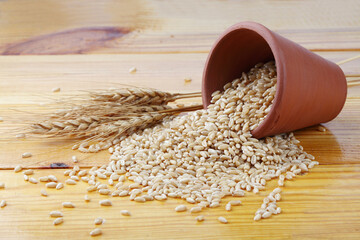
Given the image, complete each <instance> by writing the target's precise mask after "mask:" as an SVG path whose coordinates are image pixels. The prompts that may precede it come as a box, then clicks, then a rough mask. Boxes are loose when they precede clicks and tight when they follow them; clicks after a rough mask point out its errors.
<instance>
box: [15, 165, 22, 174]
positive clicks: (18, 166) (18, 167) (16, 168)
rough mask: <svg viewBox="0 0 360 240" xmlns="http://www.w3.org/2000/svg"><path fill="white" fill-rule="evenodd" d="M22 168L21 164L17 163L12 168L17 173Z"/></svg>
mask: <svg viewBox="0 0 360 240" xmlns="http://www.w3.org/2000/svg"><path fill="white" fill-rule="evenodd" d="M21 170H22V166H21V165H17V166H16V167H15V168H14V172H16V173H18V172H21Z"/></svg>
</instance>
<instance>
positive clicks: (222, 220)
mask: <svg viewBox="0 0 360 240" xmlns="http://www.w3.org/2000/svg"><path fill="white" fill-rule="evenodd" d="M218 220H219V222H221V223H224V224H226V223H228V220H227V219H226V218H224V217H219V218H218Z"/></svg>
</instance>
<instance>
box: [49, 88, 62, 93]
mask: <svg viewBox="0 0 360 240" xmlns="http://www.w3.org/2000/svg"><path fill="white" fill-rule="evenodd" d="M51 91H52V92H54V93H56V92H60V91H61V88H59V87H56V88H53V89H51Z"/></svg>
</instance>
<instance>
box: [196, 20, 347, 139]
mask: <svg viewBox="0 0 360 240" xmlns="http://www.w3.org/2000/svg"><path fill="white" fill-rule="evenodd" d="M270 60H275V62H276V68H277V85H276V95H275V98H274V102H273V104H272V108H271V110H270V112H269V113H268V115H267V116H266V117H265V119H264V120H263V121H262V122H261V123H260V125H259V126H258V127H257V128H255V129H254V130H253V131H252V135H253V136H254V137H256V138H263V137H266V136H271V135H275V134H280V133H284V132H290V131H294V130H297V129H301V128H304V127H308V126H312V125H315V124H319V123H324V122H328V121H330V120H332V119H334V118H335V117H336V116H337V115H338V114H339V113H340V111H341V109H342V108H343V106H344V104H345V100H346V94H347V84H346V78H345V75H344V73H343V71H342V70H341V68H340V67H339V66H338V65H336V64H335V63H333V62H331V61H328V60H326V59H324V58H322V57H320V56H318V55H316V54H315V53H313V52H310V51H309V50H307V49H305V48H303V47H301V46H300V45H298V44H297V43H294V42H292V41H290V40H288V39H286V38H284V37H282V36H280V35H279V34H277V33H274V32H272V31H271V30H269V29H268V28H266V27H264V26H263V25H261V24H258V23H255V22H240V23H237V24H235V25H233V26H231V27H230V28H229V29H227V30H226V31H225V32H224V33H223V34H222V35H221V36H220V38H219V39H218V40H217V41H216V43H215V44H214V46H213V47H212V49H211V51H210V53H209V56H208V59H207V61H206V64H205V69H204V73H203V81H202V98H203V104H204V107H205V108H206V107H207V106H208V105H209V104H210V100H211V94H212V93H213V92H214V91H217V90H223V86H224V85H225V84H226V83H228V82H231V81H233V80H234V79H236V78H239V77H241V74H242V72H247V71H249V70H250V68H251V67H253V66H254V65H256V64H257V63H260V62H267V61H270Z"/></svg>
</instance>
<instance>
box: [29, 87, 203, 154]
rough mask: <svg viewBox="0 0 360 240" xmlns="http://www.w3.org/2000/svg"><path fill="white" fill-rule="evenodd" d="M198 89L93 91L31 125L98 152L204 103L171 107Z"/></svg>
mask: <svg viewBox="0 0 360 240" xmlns="http://www.w3.org/2000/svg"><path fill="white" fill-rule="evenodd" d="M198 96H200V95H199V93H168V92H162V91H159V90H155V89H144V88H126V89H114V90H106V91H99V92H90V94H89V98H88V99H86V98H85V99H81V100H80V101H79V103H80V104H72V103H71V102H72V101H69V100H68V101H62V102H60V104H62V105H63V106H69V108H65V109H60V110H58V111H56V112H55V113H53V114H51V115H50V117H49V118H47V119H46V120H44V121H41V122H37V123H35V124H32V125H31V129H30V132H31V133H34V134H39V135H42V136H46V137H49V138H55V137H69V138H72V139H78V140H80V141H79V143H78V144H76V145H75V146H74V147H73V149H79V151H82V152H98V151H100V150H103V149H107V148H109V147H110V146H112V145H114V144H116V143H117V142H119V141H120V140H121V139H122V138H123V137H126V136H128V135H130V134H132V133H134V132H136V131H139V130H143V129H145V128H147V127H150V126H153V125H155V124H157V123H160V122H162V121H163V120H164V119H165V118H172V117H173V116H175V115H177V114H179V113H181V112H186V111H194V110H198V109H201V108H202V105H195V106H187V107H178V108H172V107H170V106H168V105H166V104H167V103H169V102H173V101H176V100H178V99H182V98H190V97H198Z"/></svg>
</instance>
